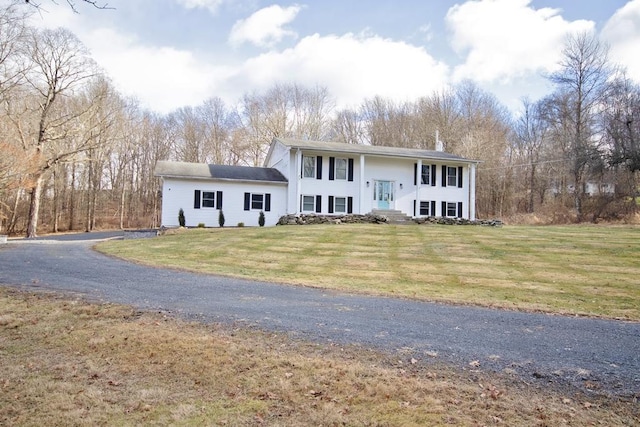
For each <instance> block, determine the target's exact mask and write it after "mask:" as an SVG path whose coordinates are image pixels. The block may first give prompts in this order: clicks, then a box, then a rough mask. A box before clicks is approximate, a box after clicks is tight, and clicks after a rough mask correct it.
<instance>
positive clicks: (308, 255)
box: [98, 224, 640, 320]
mask: <svg viewBox="0 0 640 427" xmlns="http://www.w3.org/2000/svg"><path fill="white" fill-rule="evenodd" d="M98 248H99V250H101V251H103V252H105V253H108V254H112V255H115V256H119V257H123V258H127V259H132V260H135V261H137V262H141V263H145V264H150V265H158V266H164V267H175V268H180V269H187V270H193V271H199V272H204V273H212V274H221V275H227V276H235V277H243V278H249V279H258V280H264V281H275V282H280V283H288V284H298V285H305V286H314V287H322V288H328V289H338V290H344V291H347V292H359V293H368V294H379V295H392V296H397V297H407V298H415V299H421V300H431V301H446V302H453V303H459V304H477V305H483V306H494V307H504V308H511V309H521V310H540V311H545V312H556V313H564V314H579V315H591V316H603V317H611V318H622V319H630V320H640V227H633V226H562V227H561V226H544V227H542V226H538V227H535V226H505V227H500V228H495V227H480V226H436V225H428V226H425V225H422V226H419V225H368V224H366V225H365V224H353V225H346V224H343V225H319V226H279V227H268V228H224V229H192V230H179V231H173V232H171V233H168V234H167V235H165V236H161V237H158V238H156V239H140V240H125V241H111V242H105V243H102V244H100V245H99V246H98Z"/></svg>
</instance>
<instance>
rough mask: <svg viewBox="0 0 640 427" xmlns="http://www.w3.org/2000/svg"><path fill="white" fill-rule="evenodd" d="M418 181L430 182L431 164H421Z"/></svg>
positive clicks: (422, 182)
mask: <svg viewBox="0 0 640 427" xmlns="http://www.w3.org/2000/svg"><path fill="white" fill-rule="evenodd" d="M420 183H421V184H423V185H429V184H430V183H431V165H422V173H421V174H420Z"/></svg>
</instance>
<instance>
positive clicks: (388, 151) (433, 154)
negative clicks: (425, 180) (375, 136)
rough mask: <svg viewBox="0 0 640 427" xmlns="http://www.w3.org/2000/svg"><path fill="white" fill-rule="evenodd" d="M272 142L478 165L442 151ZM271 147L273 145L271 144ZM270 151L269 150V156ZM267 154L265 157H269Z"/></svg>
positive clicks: (316, 148)
mask: <svg viewBox="0 0 640 427" xmlns="http://www.w3.org/2000/svg"><path fill="white" fill-rule="evenodd" d="M274 141H278V142H279V143H280V144H282V145H284V146H285V147H289V148H293V149H296V148H300V149H305V150H314V151H329V152H340V153H350V154H365V155H372V156H385V157H409V158H412V159H430V160H454V161H459V162H464V163H480V162H479V161H478V160H470V159H467V158H464V157H461V156H457V155H455V154H451V153H445V152H444V151H436V150H421V149H415V148H403V147H386V146H381V145H361V144H346V143H343V142H326V141H306V140H301V139H289V138H274ZM271 145H272V147H273V143H272V144H271ZM270 153H271V149H270V150H269V154H270ZM269 154H267V157H269Z"/></svg>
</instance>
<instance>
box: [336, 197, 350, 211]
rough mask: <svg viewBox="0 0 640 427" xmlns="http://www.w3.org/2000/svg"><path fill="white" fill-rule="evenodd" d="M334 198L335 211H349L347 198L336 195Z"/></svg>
mask: <svg viewBox="0 0 640 427" xmlns="http://www.w3.org/2000/svg"><path fill="white" fill-rule="evenodd" d="M333 200H334V207H333V211H334V212H336V213H345V212H346V211H347V198H346V197H336V198H335V199H333Z"/></svg>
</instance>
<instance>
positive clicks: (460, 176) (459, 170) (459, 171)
mask: <svg viewBox="0 0 640 427" xmlns="http://www.w3.org/2000/svg"><path fill="white" fill-rule="evenodd" d="M458 188H462V166H458Z"/></svg>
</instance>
